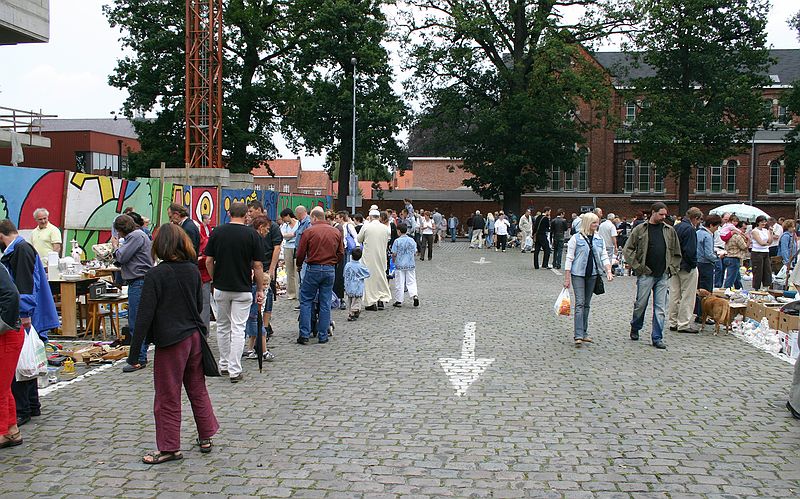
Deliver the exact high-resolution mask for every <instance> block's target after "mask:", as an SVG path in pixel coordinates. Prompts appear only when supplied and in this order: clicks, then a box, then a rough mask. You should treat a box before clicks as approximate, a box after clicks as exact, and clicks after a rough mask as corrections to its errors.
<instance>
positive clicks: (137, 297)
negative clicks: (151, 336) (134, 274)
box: [128, 278, 148, 363]
mask: <svg viewBox="0 0 800 499" xmlns="http://www.w3.org/2000/svg"><path fill="white" fill-rule="evenodd" d="M142 287H144V278H141V279H136V280H135V281H130V282H129V283H128V330H129V331H130V332H131V338H133V331H134V328H135V326H136V314H137V312H138V311H139V302H140V301H142ZM147 347H148V345H147V340H145V341H143V342H142V349H141V350H140V351H139V362H141V363H144V362H147Z"/></svg>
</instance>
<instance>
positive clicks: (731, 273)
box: [722, 256, 742, 289]
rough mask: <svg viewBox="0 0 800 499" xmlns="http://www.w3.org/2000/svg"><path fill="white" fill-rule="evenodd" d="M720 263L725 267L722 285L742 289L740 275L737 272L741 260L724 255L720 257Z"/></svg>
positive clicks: (727, 287) (726, 287)
mask: <svg viewBox="0 0 800 499" xmlns="http://www.w3.org/2000/svg"><path fill="white" fill-rule="evenodd" d="M722 265H723V266H724V267H725V284H724V286H723V287H724V288H725V289H729V288H732V287H735V288H736V289H742V276H741V275H740V272H739V268H740V267H741V266H742V261H741V260H740V259H739V258H730V257H727V256H726V257H725V258H723V259H722Z"/></svg>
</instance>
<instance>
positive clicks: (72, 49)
mask: <svg viewBox="0 0 800 499" xmlns="http://www.w3.org/2000/svg"><path fill="white" fill-rule="evenodd" d="M108 3H110V0H50V42H49V43H42V44H38V43H37V44H22V45H11V46H0V61H1V62H2V72H0V106H3V107H10V108H15V109H23V110H36V111H38V110H39V109H41V110H42V112H43V113H44V114H54V115H58V117H59V118H106V117H110V116H111V112H113V111H119V110H120V109H121V107H122V102H123V101H124V100H125V97H126V93H125V92H124V91H121V90H117V89H115V88H111V87H109V86H108V75H109V74H110V73H111V72H112V71H113V70H114V67H115V66H116V61H117V59H118V58H119V57H120V56H121V54H122V50H121V48H120V44H119V42H118V38H119V33H118V32H117V31H115V30H112V29H111V28H110V27H109V25H108V22H107V20H106V18H105V16H104V15H103V13H102V11H101V7H102V6H103V5H104V4H108ZM798 9H800V2H798V1H797V0H773V2H772V11H771V12H770V18H769V25H768V27H767V28H768V31H769V34H768V41H769V43H770V44H771V45H772V47H773V48H800V41H798V39H797V36H796V33H795V32H793V31H792V30H790V29H789V27H788V26H787V24H786V20H787V19H788V18H789V17H791V16H792V15H793V14H794V13H795V12H797V10H798ZM282 149H283V150H281V151H280V152H281V154H283V155H286V156H287V157H288V156H291V157H294V156H293V155H292V154H291V153H290V152H289V151H288V150H286V149H285V148H282ZM303 166H304V167H312V168H313V167H320V166H321V160H320V159H319V158H309V159H308V161H306V160H304V162H303Z"/></svg>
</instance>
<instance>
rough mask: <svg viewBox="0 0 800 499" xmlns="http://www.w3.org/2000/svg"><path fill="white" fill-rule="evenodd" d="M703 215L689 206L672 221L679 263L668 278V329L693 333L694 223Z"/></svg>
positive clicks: (697, 330) (695, 265) (695, 231)
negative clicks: (678, 266)
mask: <svg viewBox="0 0 800 499" xmlns="http://www.w3.org/2000/svg"><path fill="white" fill-rule="evenodd" d="M702 218H703V212H702V211H700V209H699V208H695V207H692V208H689V209H688V210H687V211H686V216H684V217H683V220H681V221H680V223H677V224H675V233H676V234H677V235H678V241H679V242H680V245H681V255H682V256H681V265H680V270H678V273H677V274H675V275H673V276H672V277H671V278H670V280H669V315H668V320H667V322H668V323H669V330H670V331H679V332H681V333H697V332H699V328H697V327H695V326H694V325H693V324H692V322H693V320H694V317H693V313H694V305H695V301H696V300H697V226H698V225H699V224H700V220H701V219H702Z"/></svg>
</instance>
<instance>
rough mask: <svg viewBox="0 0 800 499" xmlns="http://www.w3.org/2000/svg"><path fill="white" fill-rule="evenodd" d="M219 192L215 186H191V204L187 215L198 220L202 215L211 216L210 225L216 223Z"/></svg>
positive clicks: (201, 218) (200, 219)
mask: <svg viewBox="0 0 800 499" xmlns="http://www.w3.org/2000/svg"><path fill="white" fill-rule="evenodd" d="M218 212H219V192H218V190H217V188H216V187H192V206H191V210H189V215H190V216H191V217H192V219H193V220H195V221H197V222H200V221H202V220H203V215H208V216H209V217H211V225H212V226H213V225H217V215H218Z"/></svg>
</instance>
